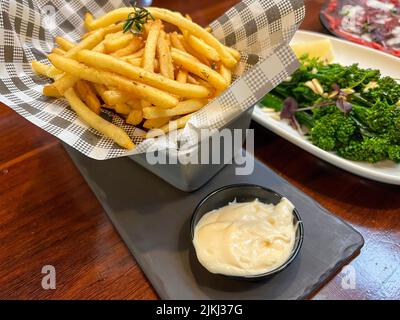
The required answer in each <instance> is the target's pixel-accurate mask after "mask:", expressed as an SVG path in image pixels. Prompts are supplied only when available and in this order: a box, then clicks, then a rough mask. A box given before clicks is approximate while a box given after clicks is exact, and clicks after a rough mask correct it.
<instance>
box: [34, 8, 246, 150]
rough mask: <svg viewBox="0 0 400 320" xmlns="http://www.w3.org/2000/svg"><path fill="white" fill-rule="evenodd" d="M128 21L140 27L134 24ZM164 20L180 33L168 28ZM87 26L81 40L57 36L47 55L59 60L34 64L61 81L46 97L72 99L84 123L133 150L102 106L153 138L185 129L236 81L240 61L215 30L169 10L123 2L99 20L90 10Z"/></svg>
mask: <svg viewBox="0 0 400 320" xmlns="http://www.w3.org/2000/svg"><path fill="white" fill-rule="evenodd" d="M138 11H139V12H141V13H143V12H144V13H147V17H149V18H148V19H146V20H145V21H144V20H143V19H142V18H141V17H139V14H141V13H139V14H138V13H137V12H138ZM129 19H131V20H132V22H135V23H136V22H138V23H139V26H136V29H134V27H135V23H131V24H130V25H128V26H127V22H129ZM141 19H142V20H141ZM164 23H167V24H169V25H174V26H175V29H176V30H179V31H180V32H179V33H178V32H177V31H173V32H166V30H165V29H164V27H165V26H164ZM140 24H141V25H140ZM132 26H133V27H132ZM85 27H86V29H87V33H85V34H84V35H83V37H82V39H81V41H80V42H79V43H72V42H71V41H68V40H67V39H65V38H62V37H56V39H55V42H56V43H57V45H58V47H56V48H54V49H53V51H52V53H51V54H49V55H48V59H49V61H50V62H51V64H52V65H47V64H43V63H40V62H38V61H33V62H32V68H33V70H34V71H35V72H36V73H37V74H40V75H43V76H46V77H49V78H51V79H53V80H54V81H53V82H52V83H51V84H47V85H45V86H44V88H43V94H44V95H46V96H50V97H56V98H59V97H65V98H66V99H67V101H68V103H69V105H70V107H71V108H72V109H73V110H74V111H75V112H76V113H77V115H78V116H79V117H80V118H81V119H82V120H83V121H84V122H86V123H87V124H88V125H89V126H91V127H92V128H94V129H96V130H98V131H99V132H101V133H102V134H104V135H105V136H107V137H109V138H111V139H113V140H114V141H115V142H116V143H117V144H119V145H120V146H121V147H123V148H126V149H132V148H134V147H135V145H134V143H133V141H132V140H131V138H130V137H129V136H128V134H127V133H126V132H125V131H124V130H123V129H121V128H119V127H117V126H115V125H114V124H112V123H110V122H108V121H106V120H105V119H104V118H102V117H101V116H99V114H100V112H101V108H107V109H111V110H114V111H115V112H116V113H118V114H119V115H120V116H121V117H123V118H124V119H125V121H126V123H128V124H132V125H135V126H137V125H141V126H142V127H143V128H145V129H149V131H148V132H147V137H155V136H157V135H160V134H162V133H166V132H168V131H170V130H174V129H179V128H182V127H184V126H185V124H186V122H187V121H188V120H189V119H190V117H191V115H192V114H193V113H194V112H196V111H197V110H199V109H201V108H202V107H204V106H205V105H206V104H207V103H208V102H209V101H210V100H211V99H213V98H215V97H216V96H217V95H218V94H220V93H221V92H222V91H223V90H225V89H226V88H227V87H228V86H229V85H230V84H231V81H232V71H233V70H234V68H235V67H236V65H237V63H238V62H239V60H240V53H239V52H238V51H236V50H234V49H232V48H229V47H226V46H224V45H223V44H221V43H220V42H219V41H218V40H217V39H216V38H215V37H214V36H213V35H212V34H211V33H210V32H211V30H210V28H202V27H200V26H199V25H198V24H196V23H194V22H192V21H191V18H190V17H189V16H186V17H184V16H183V15H181V14H180V13H177V12H172V11H169V10H166V9H160V8H154V7H148V8H146V9H144V8H140V10H137V8H134V10H133V8H131V7H124V8H119V9H116V10H114V11H111V12H109V13H107V14H105V15H104V16H102V17H100V18H98V19H94V18H93V16H92V15H91V14H90V13H87V14H86V17H85ZM127 27H130V28H127ZM168 27H170V26H168ZM132 28H133V29H132Z"/></svg>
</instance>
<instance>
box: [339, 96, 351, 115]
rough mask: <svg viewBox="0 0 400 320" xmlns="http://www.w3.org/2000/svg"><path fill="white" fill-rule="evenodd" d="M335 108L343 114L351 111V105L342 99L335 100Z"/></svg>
mask: <svg viewBox="0 0 400 320" xmlns="http://www.w3.org/2000/svg"><path fill="white" fill-rule="evenodd" d="M336 106H337V107H338V108H339V110H340V111H342V112H344V113H349V112H350V111H351V110H352V109H353V106H352V105H351V103H350V102H348V101H346V100H345V99H343V98H339V99H337V100H336Z"/></svg>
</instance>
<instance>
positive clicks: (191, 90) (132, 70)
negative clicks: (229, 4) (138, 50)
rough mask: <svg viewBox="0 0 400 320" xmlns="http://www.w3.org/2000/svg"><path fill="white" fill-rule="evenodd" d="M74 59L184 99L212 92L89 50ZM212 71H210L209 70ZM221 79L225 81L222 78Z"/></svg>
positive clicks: (203, 95)
mask: <svg viewBox="0 0 400 320" xmlns="http://www.w3.org/2000/svg"><path fill="white" fill-rule="evenodd" d="M76 59H77V60H78V61H80V62H82V63H84V64H85V65H88V66H93V67H98V68H103V69H105V70H109V71H114V72H115V73H118V74H120V75H122V76H125V77H127V78H129V79H132V80H135V81H138V82H139V81H140V82H142V83H144V84H147V85H149V86H153V87H155V88H159V89H162V90H164V91H166V92H169V93H172V94H176V95H178V96H181V97H186V98H206V97H210V96H211V94H212V92H211V91H210V90H209V89H208V88H205V87H203V86H199V85H197V86H196V85H191V84H183V83H180V82H177V81H174V80H171V79H169V78H167V77H165V76H163V75H160V74H157V73H153V72H149V71H146V70H144V69H143V68H140V67H136V66H134V65H132V64H129V63H127V62H125V61H123V60H120V59H116V58H114V57H112V56H109V55H106V54H102V53H96V52H93V51H89V50H82V51H80V52H79V54H78V55H77V57H76ZM211 71H212V70H211ZM221 79H222V80H223V81H225V80H224V79H223V78H222V76H221Z"/></svg>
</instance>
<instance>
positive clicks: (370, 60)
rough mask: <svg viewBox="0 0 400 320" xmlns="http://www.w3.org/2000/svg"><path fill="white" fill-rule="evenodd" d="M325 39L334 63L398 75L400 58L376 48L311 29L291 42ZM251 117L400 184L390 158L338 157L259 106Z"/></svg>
mask: <svg viewBox="0 0 400 320" xmlns="http://www.w3.org/2000/svg"><path fill="white" fill-rule="evenodd" d="M326 38H328V39H330V40H331V41H332V46H333V50H334V54H335V60H334V62H338V63H341V64H343V65H350V64H352V63H355V62H357V63H359V65H360V66H361V67H364V68H373V69H379V70H380V71H381V73H382V75H386V76H392V77H394V78H399V77H400V59H399V58H396V57H394V56H391V55H389V54H386V53H383V52H380V51H378V50H374V49H371V48H368V47H364V46H361V45H358V44H355V43H352V42H349V41H346V40H341V39H338V38H335V37H332V36H328V35H324V34H321V33H316V32H310V31H298V32H296V34H295V36H294V38H293V40H292V42H299V41H312V40H321V39H326ZM253 119H254V120H255V121H257V122H258V123H259V124H261V125H262V126H264V127H266V128H268V129H270V130H271V131H273V132H274V133H276V134H278V135H280V136H281V137H283V138H284V139H286V140H288V141H290V142H292V143H294V144H295V145H297V146H299V147H300V148H302V149H304V150H306V151H308V152H310V153H311V154H313V155H315V156H316V157H318V158H320V159H323V160H325V161H327V162H329V163H331V164H333V165H335V166H337V167H339V168H342V169H344V170H346V171H349V172H351V173H354V174H357V175H359V176H362V177H365V178H368V179H372V180H376V181H381V182H384V183H391V184H397V185H400V164H396V163H394V162H392V161H382V162H379V163H376V164H369V163H364V162H356V161H350V160H346V159H343V158H340V157H338V156H337V155H335V154H333V153H331V152H327V151H324V150H322V149H320V148H318V147H316V146H314V145H313V144H312V143H311V142H310V141H308V140H307V139H306V138H305V137H303V136H301V135H300V134H299V133H298V132H297V131H296V130H294V129H293V128H292V127H291V126H290V125H288V124H287V123H286V122H284V121H279V120H275V119H273V118H272V117H271V116H269V115H268V114H267V113H265V112H263V111H261V109H260V107H258V106H256V107H255V108H254V112H253Z"/></svg>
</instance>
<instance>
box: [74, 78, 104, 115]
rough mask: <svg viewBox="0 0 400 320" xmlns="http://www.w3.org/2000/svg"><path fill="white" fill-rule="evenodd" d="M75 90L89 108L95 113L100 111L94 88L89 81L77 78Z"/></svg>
mask: <svg viewBox="0 0 400 320" xmlns="http://www.w3.org/2000/svg"><path fill="white" fill-rule="evenodd" d="M76 91H77V92H78V94H79V97H80V98H81V100H82V101H83V102H85V103H86V105H87V106H88V107H89V109H90V110H92V111H93V112H95V113H96V114H99V113H100V101H99V99H98V98H97V96H96V93H95V91H94V88H93V87H92V85H91V84H90V83H89V82H86V81H84V80H79V81H78V82H77V83H76Z"/></svg>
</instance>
